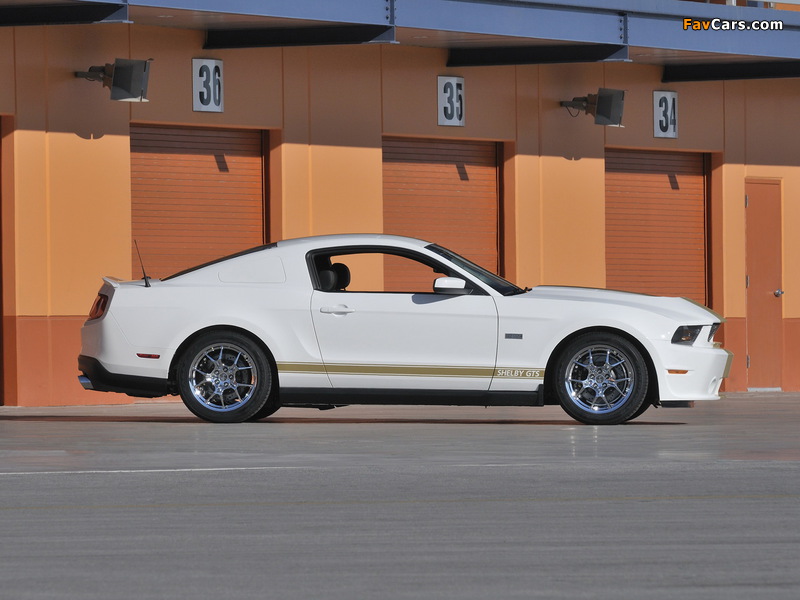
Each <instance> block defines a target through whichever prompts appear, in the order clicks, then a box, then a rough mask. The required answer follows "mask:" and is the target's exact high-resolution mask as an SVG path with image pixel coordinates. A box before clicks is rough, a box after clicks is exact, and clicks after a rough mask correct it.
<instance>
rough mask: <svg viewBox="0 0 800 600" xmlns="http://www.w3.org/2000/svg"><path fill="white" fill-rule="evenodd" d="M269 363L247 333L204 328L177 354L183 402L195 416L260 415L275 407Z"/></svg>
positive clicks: (225, 419) (231, 419) (230, 419)
mask: <svg viewBox="0 0 800 600" xmlns="http://www.w3.org/2000/svg"><path fill="white" fill-rule="evenodd" d="M271 367H272V365H271V363H270V359H269V358H268V357H267V356H266V355H265V353H264V351H263V350H262V349H261V348H260V347H259V346H258V345H257V344H255V343H254V342H253V341H252V340H251V339H250V338H248V337H247V336H245V335H242V334H240V333H237V332H235V331H220V332H208V333H205V334H203V335H201V336H200V337H198V338H197V339H196V340H194V342H192V344H190V345H189V347H188V348H186V350H185V351H184V353H183V354H182V355H181V358H180V360H179V361H178V365H177V371H176V376H177V380H178V389H179V391H180V395H181V399H182V400H183V403H184V404H185V405H186V407H187V408H188V409H189V410H190V411H192V412H193V413H194V414H195V415H197V416H198V417H200V418H201V419H205V420H207V421H212V422H214V423H240V422H242V421H247V420H249V419H253V418H255V417H257V418H263V417H266V416H267V415H268V414H271V412H274V411H275V410H276V409H277V407H276V406H274V402H273V398H274V396H275V394H274V390H273V387H274V385H273V382H274V377H273V369H272V368H271ZM270 409H271V410H270Z"/></svg>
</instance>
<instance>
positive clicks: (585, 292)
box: [517, 285, 725, 325]
mask: <svg viewBox="0 0 800 600" xmlns="http://www.w3.org/2000/svg"><path fill="white" fill-rule="evenodd" d="M517 297H518V298H530V299H540V300H555V301H560V302H582V303H590V304H596V305H598V308H599V306H600V305H602V306H608V307H612V306H615V307H624V308H628V309H638V310H644V311H650V312H654V313H657V314H659V315H661V316H664V317H666V318H669V319H674V320H676V321H681V322H683V323H685V324H686V325H701V324H707V323H712V322H719V323H722V322H724V321H725V319H724V318H723V317H722V316H721V315H719V314H717V313H715V312H714V311H713V310H711V309H709V308H706V307H705V306H703V305H701V304H698V303H697V302H695V301H693V300H688V299H687V298H674V297H666V296H648V295H646V294H636V293H633V292H620V291H616V290H603V289H596V288H581V287H564V286H550V285H542V286H538V287H535V288H533V289H532V290H531V291H529V292H527V293H526V294H523V295H520V296H517Z"/></svg>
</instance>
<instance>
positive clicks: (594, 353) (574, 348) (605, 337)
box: [555, 332, 648, 425]
mask: <svg viewBox="0 0 800 600" xmlns="http://www.w3.org/2000/svg"><path fill="white" fill-rule="evenodd" d="M556 376H557V380H556V382H555V384H556V393H557V395H558V399H559V402H560V403H561V407H562V408H563V409H564V410H565V411H566V412H567V413H568V414H569V415H570V416H571V417H572V418H574V419H576V420H578V421H580V422H582V423H587V424H589V425H617V424H619V423H624V422H625V421H628V420H630V419H632V418H633V417H634V415H636V414H637V413H638V412H639V411H640V409H641V407H642V404H643V403H644V401H645V396H646V395H647V385H648V378H647V365H646V363H645V359H644V357H643V356H642V353H641V352H640V351H639V350H638V349H637V348H636V347H635V346H634V345H633V344H632V343H630V342H629V341H628V340H626V339H625V338H623V337H622V336H620V335H617V334H614V333H605V332H596V333H587V334H584V335H581V336H579V337H577V338H575V339H574V340H573V341H572V342H570V343H569V344H568V345H567V346H566V348H564V350H563V352H562V353H561V354H560V356H559V358H558V360H557V361H556Z"/></svg>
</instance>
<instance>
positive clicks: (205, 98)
mask: <svg viewBox="0 0 800 600" xmlns="http://www.w3.org/2000/svg"><path fill="white" fill-rule="evenodd" d="M192 110H194V111H195V112H224V111H225V97H224V95H223V85H222V61H221V60H213V59H210V58H193V59H192Z"/></svg>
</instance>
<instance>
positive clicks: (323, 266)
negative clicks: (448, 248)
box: [312, 250, 453, 294]
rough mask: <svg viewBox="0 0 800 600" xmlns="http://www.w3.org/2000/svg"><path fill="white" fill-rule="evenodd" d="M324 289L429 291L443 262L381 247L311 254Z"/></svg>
mask: <svg viewBox="0 0 800 600" xmlns="http://www.w3.org/2000/svg"><path fill="white" fill-rule="evenodd" d="M312 262H313V265H314V268H316V270H317V280H318V282H319V285H318V287H319V289H321V290H323V291H329V292H330V291H346V292H385V293H409V294H432V293H433V282H434V280H435V279H437V278H438V277H444V276H445V275H453V274H452V273H443V272H441V270H442V266H441V265H438V264H437V263H435V261H432V260H430V259H427V258H423V257H413V258H412V257H411V256H407V255H402V254H394V253H390V252H381V251H372V250H370V251H366V252H347V253H339V254H318V255H316V256H314V258H313V261H312Z"/></svg>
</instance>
